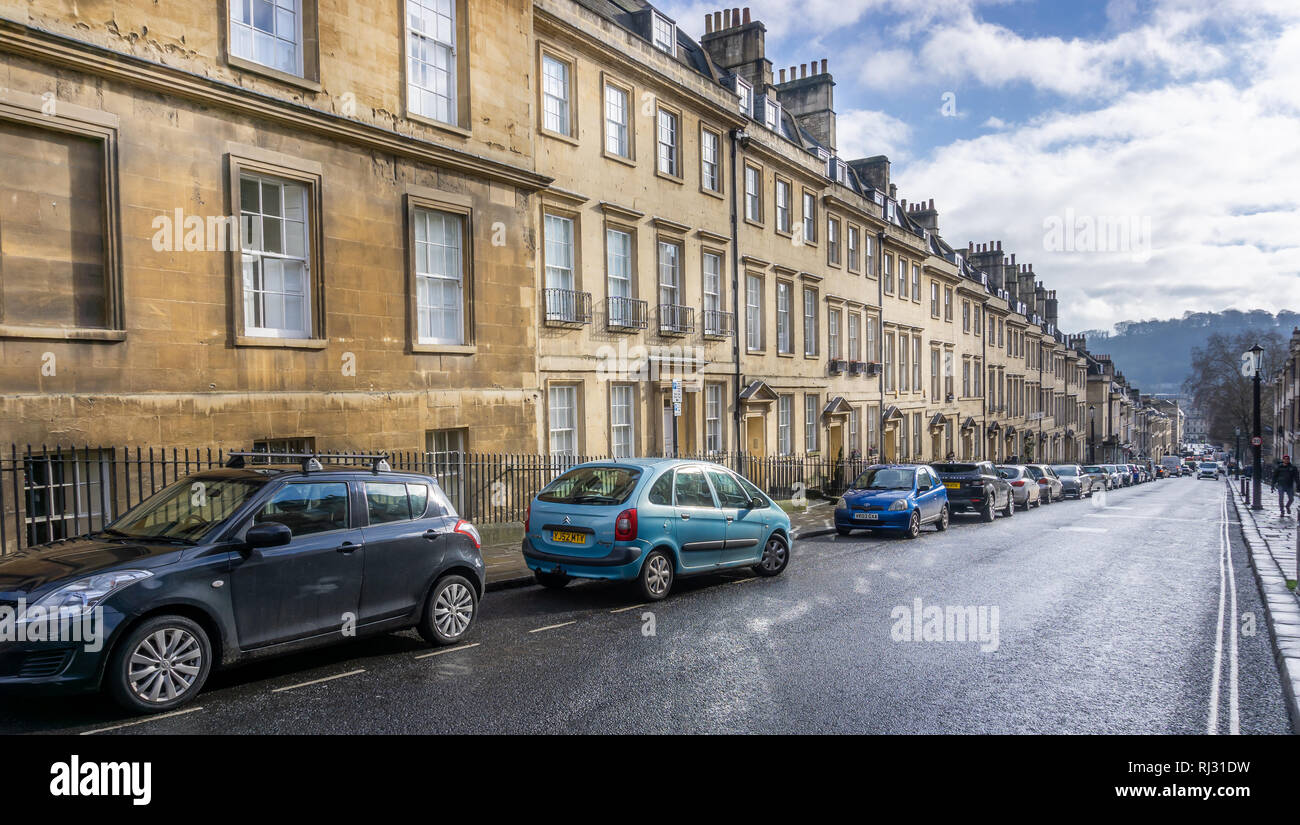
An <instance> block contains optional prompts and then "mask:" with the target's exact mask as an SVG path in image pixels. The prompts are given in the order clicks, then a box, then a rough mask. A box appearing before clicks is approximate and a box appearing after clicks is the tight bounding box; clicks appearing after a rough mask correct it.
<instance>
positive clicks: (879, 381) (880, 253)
mask: <svg viewBox="0 0 1300 825" xmlns="http://www.w3.org/2000/svg"><path fill="white" fill-rule="evenodd" d="M793 197H794V196H793V195H791V198H793ZM876 275H877V276H878V277H877V278H876V306H878V307H880V329H878V330H876V333H877V334H876V344H877V346H879V347H880V353H881V354H880V375H879V376H878V377H877V378H876V386H877V387H879V389H880V411H879V413H878V414H877V417H878V418H879V419H880V424H879V426H877V427H876V456H877V457H878V459H879V460H880V461H882V462H883V461H884V460H885V355H884V353H885V277H886V274H885V232H884V230H883V229H882V230H881V231H879V232H877V233H876Z"/></svg>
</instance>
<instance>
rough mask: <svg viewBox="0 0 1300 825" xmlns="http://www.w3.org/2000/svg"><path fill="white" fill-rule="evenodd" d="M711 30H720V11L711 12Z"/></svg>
mask: <svg viewBox="0 0 1300 825" xmlns="http://www.w3.org/2000/svg"><path fill="white" fill-rule="evenodd" d="M713 30H714V31H715V32H720V31H722V12H720V11H715V12H714V13H713Z"/></svg>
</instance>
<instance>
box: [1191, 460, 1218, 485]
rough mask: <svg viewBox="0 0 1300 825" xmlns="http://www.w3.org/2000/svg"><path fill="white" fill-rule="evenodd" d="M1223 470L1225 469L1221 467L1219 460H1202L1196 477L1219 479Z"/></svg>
mask: <svg viewBox="0 0 1300 825" xmlns="http://www.w3.org/2000/svg"><path fill="white" fill-rule="evenodd" d="M1222 472H1223V471H1222V470H1221V469H1220V467H1219V462H1217V461H1202V462H1201V468H1200V469H1199V470H1197V471H1196V477H1197V479H1202V478H1212V479H1214V480H1215V481H1218V480H1219V476H1220V475H1221V474H1222Z"/></svg>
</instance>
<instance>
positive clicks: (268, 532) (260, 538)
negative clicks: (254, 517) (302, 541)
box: [244, 521, 293, 550]
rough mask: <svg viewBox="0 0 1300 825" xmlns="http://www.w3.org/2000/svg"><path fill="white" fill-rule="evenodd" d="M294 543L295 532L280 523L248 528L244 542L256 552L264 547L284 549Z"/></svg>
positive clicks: (267, 522) (271, 522) (274, 522)
mask: <svg viewBox="0 0 1300 825" xmlns="http://www.w3.org/2000/svg"><path fill="white" fill-rule="evenodd" d="M291 541H293V531H292V530H290V529H289V527H288V525H286V524H281V523H280V522H278V521H266V522H263V523H261V524H258V525H255V526H253V527H250V528H248V532H247V533H245V534H244V542H245V543H247V544H248V546H249V547H252V548H253V549H255V550H260V549H262V548H263V547H282V546H284V545H286V544H288V543H289V542H291Z"/></svg>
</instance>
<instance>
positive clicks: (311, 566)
mask: <svg viewBox="0 0 1300 825" xmlns="http://www.w3.org/2000/svg"><path fill="white" fill-rule="evenodd" d="M251 455H253V454H247V453H236V454H234V455H233V457H232V459H231V461H230V462H228V464H227V466H226V467H225V468H221V469H213V470H207V471H203V472H199V473H195V474H194V475H191V476H187V477H186V478H183V479H181V480H179V481H177V482H175V483H174V484H171V485H170V486H168V487H166V488H164V489H162V490H160V491H159V492H158V493H157V494H155V495H154V496H151V497H150V498H148V499H146V500H145V501H144V502H142V503H141V504H140V505H139V506H137V507H136V508H134V509H133V510H131V511H130V512H129V513H127V514H126V515H124V516H122V517H121V518H119V519H118V520H116V521H114V522H113V523H112V524H110V525H108V526H107V527H105V528H104V529H103V530H101V531H99V532H96V533H91V534H88V535H85V536H81V537H78V538H75V539H65V540H63V541H60V542H56V543H54V544H50V545H44V546H41V547H33V548H30V549H28V550H25V551H22V552H19V553H16V554H13V555H11V556H8V557H5V558H4V559H3V560H0V610H6V609H7V611H8V613H9V614H10V616H11V617H14V618H15V619H16V620H15V622H14V623H15V625H16V626H19V627H21V628H22V629H24V630H25V631H27V632H26V633H25V634H23V635H24V638H21V639H15V638H14V637H13V636H12V635H11V636H9V637H6V639H7V640H6V641H0V688H34V689H37V690H42V691H53V690H67V691H81V690H95V689H99V688H103V689H106V690H107V691H108V692H109V693H110V694H111V695H112V696H113V697H114V698H115V699H116V700H117V701H118V702H119V703H121V704H122V705H123V706H124V707H126V708H127V709H129V710H132V711H135V712H139V713H154V712H160V711H166V710H170V709H172V708H175V707H177V706H179V705H182V704H184V703H185V702H188V701H190V700H191V699H193V698H194V697H195V695H196V694H197V693H198V692H199V690H200V689H201V688H202V686H203V683H204V681H205V680H206V679H207V678H208V675H209V674H210V673H211V671H212V669H213V668H216V667H225V666H229V665H233V664H237V663H242V662H246V661H250V660H254V659H260V658H263V657H269V656H275V655H280V654H284V653H290V652H294V651H298V650H303V649H306V648H309V647H316V646H320V645H326V644H331V643H335V642H341V641H344V640H346V639H348V638H353V637H360V636H365V635H370V634H374V633H381V632H387V631H394V630H402V629H406V628H411V627H414V628H416V629H417V630H418V631H419V633H420V635H421V636H423V637H424V638H425V640H426V641H428V642H429V643H431V644H435V645H447V644H454V643H457V642H460V641H461V640H463V639H464V638H465V637H466V634H467V633H468V632H469V630H470V627H471V625H472V624H473V621H474V618H475V615H476V613H477V610H478V601H479V598H480V597H481V596H482V594H483V587H484V569H483V558H482V555H481V554H480V546H481V541H480V538H479V535H478V531H477V530H476V529H475V528H474V527H473V525H471V524H469V523H468V522H466V521H463V520H461V519H460V518H459V517H458V516H457V514H456V511H455V509H454V508H453V507H452V505H451V503H450V502H449V501H448V499H447V496H446V495H445V494H444V493H443V491H442V489H441V488H440V487H439V485H438V483H437V481H436V480H435V479H433V478H431V477H430V476H426V475H420V474H415V473H405V472H392V471H391V470H389V469H388V465H387V462H386V461H384V457H383V456H329V457H327V458H326V459H325V460H328V461H336V460H339V459H344V460H349V461H352V462H356V461H357V460H358V459H365V460H369V461H370V466H364V465H358V464H355V463H354V464H349V465H336V464H329V465H327V466H324V467H323V466H322V464H321V460H322V459H321V457H317V456H303V455H296V454H277V455H274V456H273V457H274V458H277V459H283V458H289V459H291V460H293V461H298V460H299V459H300V460H301V463H292V464H251V463H250V464H247V465H246V464H245V463H244V461H245V458H246V457H248V456H251ZM256 455H258V456H259V457H263V458H265V457H266V454H264V453H259V454H256ZM37 626H41V627H42V628H43V629H42V630H40V631H39V632H33V631H32V628H35V627H37ZM66 627H77V628H80V629H81V630H79V631H74V632H66V630H65V632H62V633H60V632H58V631H59V630H60V628H66Z"/></svg>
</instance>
